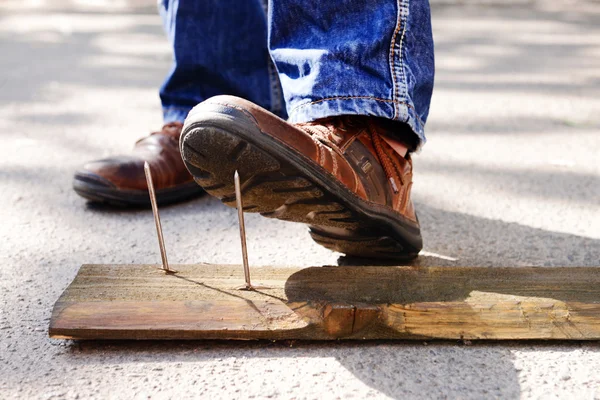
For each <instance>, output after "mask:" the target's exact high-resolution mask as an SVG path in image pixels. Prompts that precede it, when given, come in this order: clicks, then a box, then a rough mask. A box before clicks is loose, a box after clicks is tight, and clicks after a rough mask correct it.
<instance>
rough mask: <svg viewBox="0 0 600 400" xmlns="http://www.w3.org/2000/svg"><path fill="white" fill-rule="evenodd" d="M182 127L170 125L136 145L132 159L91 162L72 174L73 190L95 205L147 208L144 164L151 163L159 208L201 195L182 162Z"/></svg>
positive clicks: (116, 158) (127, 157) (178, 124)
mask: <svg viewBox="0 0 600 400" xmlns="http://www.w3.org/2000/svg"><path fill="white" fill-rule="evenodd" d="M182 127H183V124H181V123H180V122H172V123H170V124H167V125H165V126H163V128H162V130H161V131H159V132H154V133H152V134H150V136H147V137H145V138H143V139H140V140H138V141H137V142H136V144H135V147H134V149H133V153H132V154H131V155H124V156H116V157H110V158H106V159H102V160H97V161H91V162H89V163H87V164H85V165H84V166H83V167H82V168H81V169H79V170H78V171H77V172H75V177H74V179H73V189H75V191H76V192H77V194H79V195H80V196H82V197H85V198H86V199H88V200H91V201H94V202H102V203H109V204H111V205H117V206H149V205H150V198H149V195H148V185H147V184H146V176H145V174H144V161H148V163H150V167H151V168H152V178H153V179H154V188H155V189H156V199H157V201H158V203H159V204H167V203H173V202H177V201H181V200H184V199H188V198H190V197H193V196H196V195H199V194H201V193H203V190H202V189H201V188H200V187H199V186H198V185H197V184H196V183H195V182H194V180H193V178H192V176H191V175H190V174H189V172H188V171H187V170H186V168H185V166H184V165H183V161H182V160H181V154H180V152H179V148H178V143H179V136H180V135H181V128H182Z"/></svg>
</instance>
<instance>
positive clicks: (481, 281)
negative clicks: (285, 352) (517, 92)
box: [49, 264, 600, 340]
mask: <svg viewBox="0 0 600 400" xmlns="http://www.w3.org/2000/svg"><path fill="white" fill-rule="evenodd" d="M174 268H175V269H176V270H177V271H178V273H177V274H174V275H167V274H165V273H164V272H162V271H161V270H159V269H158V266H156V265H83V266H82V267H81V269H80V271H79V273H78V274H77V277H76V278H75V280H74V281H73V282H72V283H71V285H70V286H69V287H68V288H67V289H66V290H65V292H64V293H63V294H62V296H61V297H60V299H59V300H58V301H57V303H56V305H55V307H54V310H53V312H52V318H51V321H50V329H49V334H50V337H53V338H64V339H241V340H248V339H311V340H312V339H315V340H328V339H339V338H344V339H432V338H435V339H496V340H502V339H577V340H599V339H600V268H572V267H570V268H556V267H553V268H541V267H527V268H522V267H519V268H475V267H440V268H431V267H429V268H424V267H314V268H305V269H289V268H266V267H264V268H257V267H254V268H252V269H251V271H252V279H253V284H255V285H260V286H263V287H266V288H261V289H259V290H257V291H255V292H252V291H242V290H238V289H236V288H237V287H239V286H241V285H243V283H244V274H243V269H242V267H241V266H237V265H209V264H198V265H176V266H174Z"/></svg>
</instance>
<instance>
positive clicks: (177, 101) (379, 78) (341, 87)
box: [159, 0, 434, 144]
mask: <svg viewBox="0 0 600 400" xmlns="http://www.w3.org/2000/svg"><path fill="white" fill-rule="evenodd" d="M264 2H266V0H159V9H160V13H161V16H162V18H163V22H164V26H165V29H166V32H167V35H168V37H169V40H170V41H171V44H172V45H173V50H174V63H173V67H172V69H171V71H170V73H169V75H168V77H167V79H166V81H165V83H164V84H163V86H162V87H161V89H160V96H161V101H162V105H163V113H164V119H165V122H171V121H183V120H184V119H185V117H186V116H187V113H188V112H189V110H190V109H191V108H192V107H194V106H195V105H196V104H197V103H199V102H201V101H203V100H206V99H207V98H209V97H212V96H215V95H219V94H230V95H235V96H239V97H243V98H246V99H248V100H250V101H252V102H254V103H256V104H258V105H260V106H262V107H264V108H266V109H269V110H271V111H272V112H274V113H276V114H278V115H279V116H281V117H283V118H288V119H289V121H290V122H306V121H312V120H315V119H319V118H324V117H330V116H336V115H348V114H354V115H369V116H376V117H383V118H387V119H391V120H395V121H399V122H403V123H406V124H407V125H408V126H409V127H410V128H411V129H412V131H413V132H414V133H415V134H416V135H417V136H418V139H419V143H420V144H423V143H424V142H425V133H424V125H425V121H426V120H427V115H428V113H429V104H430V100H431V93H432V90H433V76H434V57H433V39H432V34H431V20H430V11H429V3H428V0H335V1H324V0H320V1H318V2H317V1H307V0H271V1H270V4H269V7H268V12H267V5H266V4H264Z"/></svg>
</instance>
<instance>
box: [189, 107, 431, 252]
mask: <svg viewBox="0 0 600 400" xmlns="http://www.w3.org/2000/svg"><path fill="white" fill-rule="evenodd" d="M382 133H384V129H382V127H381V125H380V124H378V123H377V122H376V119H373V118H366V117H350V116H348V117H337V118H329V119H326V120H320V121H317V122H314V123H309V124H297V125H292V124H289V123H287V122H285V121H283V120H282V119H280V118H278V117H277V116H275V115H274V114H271V113H270V112H268V111H266V110H264V109H262V108H260V107H259V106H257V105H255V104H252V103H250V102H248V101H246V100H243V99H240V98H237V97H232V96H217V97H213V98H211V99H209V100H207V101H205V102H203V103H201V104H199V105H198V106H196V107H195V108H194V109H193V110H192V111H191V112H190V114H189V116H188V118H187V119H186V121H185V125H184V128H183V133H182V135H181V139H180V148H181V154H182V157H183V160H184V163H185V165H186V166H187V168H188V169H189V171H190V172H191V173H192V175H193V176H194V178H195V180H196V182H198V184H200V185H201V186H202V187H203V188H204V189H205V190H206V191H207V192H208V193H210V194H212V195H213V196H216V197H218V198H220V199H221V200H222V201H223V202H224V203H225V204H227V205H229V206H232V207H235V192H234V184H233V175H234V171H235V170H238V171H239V174H240V179H241V182H242V193H243V201H244V209H245V210H246V211H249V212H259V213H261V214H262V215H264V216H266V217H271V218H278V219H282V220H285V221H296V222H303V223H306V224H309V225H310V233H311V235H312V237H313V239H314V240H315V241H316V242H317V243H319V244H321V245H323V246H325V247H327V248H329V249H331V250H335V251H339V252H341V253H345V254H348V255H353V256H361V257H378V258H394V259H406V258H412V257H415V256H416V255H417V254H418V252H419V251H420V250H421V248H422V240H421V234H420V228H419V222H418V220H417V216H416V214H415V211H414V208H413V204H412V201H411V199H410V190H411V185H412V161H411V159H410V156H407V157H406V158H404V157H401V156H398V155H397V153H396V152H394V151H393V150H392V148H391V147H390V146H389V145H388V144H387V143H386V142H385V140H383V139H382V136H381V135H382Z"/></svg>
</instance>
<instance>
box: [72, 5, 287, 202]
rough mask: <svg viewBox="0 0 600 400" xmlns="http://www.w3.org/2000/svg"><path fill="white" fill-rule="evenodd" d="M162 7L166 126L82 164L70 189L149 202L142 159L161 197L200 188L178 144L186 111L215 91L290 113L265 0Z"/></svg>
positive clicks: (99, 197)
mask: <svg viewBox="0 0 600 400" xmlns="http://www.w3.org/2000/svg"><path fill="white" fill-rule="evenodd" d="M159 10H160V13H161V16H162V18H163V22H164V26H165V29H166V32H167V35H168V38H169V40H170V42H171V44H172V46H173V55H174V57H173V67H172V69H171V71H170V72H169V75H168V77H167V79H166V81H165V83H164V84H163V86H162V88H161V90H160V97H161V101H162V105H163V114H164V121H165V126H164V127H163V128H162V129H161V130H160V131H158V132H154V133H153V134H151V135H150V136H148V137H146V138H144V139H142V140H140V141H138V142H137V143H136V145H135V148H134V150H133V153H132V154H130V155H126V156H117V157H111V158H108V159H103V160H97V161H92V162H89V163H87V164H85V165H84V166H83V167H82V168H81V169H79V170H78V171H77V172H76V173H75V177H74V181H73V188H74V189H75V191H76V192H77V193H78V194H79V195H81V196H83V197H85V198H86V199H89V200H92V201H99V202H106V203H110V204H116V205H149V198H148V191H147V186H146V180H145V175H144V169H143V164H144V161H148V162H149V163H150V165H151V167H152V169H153V170H154V180H155V182H154V186H155V188H156V195H157V199H158V201H159V202H160V203H163V204H164V203H171V202H176V201H180V200H184V199H187V198H189V197H192V196H196V195H198V194H201V193H202V190H201V189H200V187H199V186H198V185H197V184H196V183H195V182H194V181H193V178H192V176H191V175H190V174H189V172H188V171H187V169H186V168H185V166H184V164H183V162H182V160H181V155H180V153H179V147H178V143H179V136H180V134H181V128H182V126H183V121H184V119H185V117H186V116H187V114H188V111H189V110H190V109H191V108H192V107H193V106H194V105H196V104H197V103H199V102H201V101H202V100H205V99H207V98H209V97H211V96H214V95H218V94H233V95H236V96H242V97H246V98H248V99H250V100H251V101H253V102H255V103H257V104H260V105H261V106H263V107H265V108H267V109H270V110H271V111H273V112H275V113H276V114H278V115H284V114H285V108H284V107H283V100H282V97H281V88H280V85H279V79H278V77H277V74H276V72H275V68H274V66H273V64H272V61H271V58H270V56H269V53H268V50H267V23H266V7H265V6H263V4H262V3H261V1H260V0H237V1H219V0H201V1H198V0H169V1H166V0H165V1H161V2H159Z"/></svg>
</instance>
